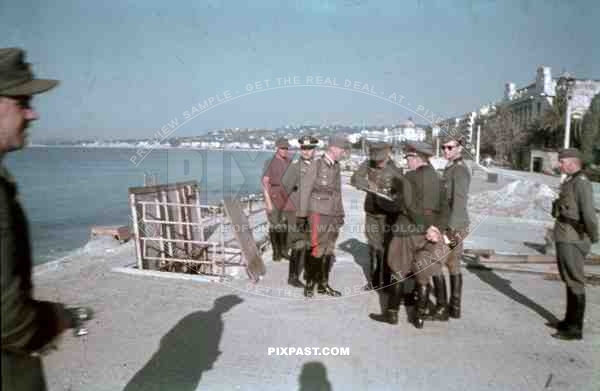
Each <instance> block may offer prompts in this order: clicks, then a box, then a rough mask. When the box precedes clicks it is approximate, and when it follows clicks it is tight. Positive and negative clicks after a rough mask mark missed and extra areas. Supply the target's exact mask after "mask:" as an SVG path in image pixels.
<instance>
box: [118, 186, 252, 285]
mask: <svg viewBox="0 0 600 391" xmlns="http://www.w3.org/2000/svg"><path fill="white" fill-rule="evenodd" d="M253 199H254V197H252V196H250V197H246V199H245V200H244V201H248V204H247V209H248V211H247V213H248V215H252V214H256V213H258V212H260V210H253V206H255V205H257V203H256V202H253ZM231 202H232V201H230V204H231ZM233 204H234V205H236V206H235V207H233V209H232V210H235V212H234V214H233V215H231V212H230V213H229V214H226V213H225V208H224V207H223V205H203V204H201V203H200V190H199V186H198V183H197V182H196V181H189V182H179V183H173V184H163V185H158V184H152V185H151V186H143V187H131V188H129V206H130V209H131V218H132V226H133V227H132V234H133V238H134V240H135V249H136V257H137V268H138V269H139V270H159V271H168V272H179V273H190V274H202V275H205V276H214V277H215V278H225V277H226V276H227V275H228V271H229V269H230V268H232V267H237V268H239V267H242V268H247V267H248V265H250V264H251V265H252V270H255V265H256V264H257V262H258V261H257V259H256V256H257V255H258V258H259V259H260V254H259V249H260V250H262V248H263V247H264V245H263V243H260V242H259V243H256V242H254V238H253V237H252V231H253V230H254V229H255V228H256V227H257V226H258V225H257V224H255V225H249V228H250V231H249V232H246V233H245V236H244V239H245V240H248V237H249V238H250V240H252V241H253V243H254V246H255V248H256V251H257V252H256V253H253V254H252V258H248V257H247V256H246V255H247V252H245V248H247V247H248V246H247V244H246V242H244V244H243V245H242V244H241V243H239V238H238V237H237V236H235V237H234V238H233V240H232V238H227V239H226V238H225V229H224V227H225V226H227V225H228V224H230V221H231V222H233V221H238V220H240V219H241V220H244V219H245V221H246V222H247V221H248V215H247V214H246V212H244V209H245V208H243V207H241V204H240V202H239V201H233ZM244 206H246V204H244ZM228 217H229V218H228ZM248 235H250V236H248ZM207 238H208V239H207ZM235 239H238V245H239V247H235V244H236V243H234V242H235ZM257 244H258V246H257ZM249 260H250V261H251V263H249ZM259 263H260V264H262V259H260V262H259ZM249 275H250V276H253V275H255V274H249ZM253 279H254V278H253Z"/></svg>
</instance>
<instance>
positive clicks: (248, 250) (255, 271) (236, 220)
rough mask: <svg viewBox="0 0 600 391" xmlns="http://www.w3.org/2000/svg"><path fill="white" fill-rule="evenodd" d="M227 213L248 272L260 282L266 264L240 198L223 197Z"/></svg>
mask: <svg viewBox="0 0 600 391" xmlns="http://www.w3.org/2000/svg"><path fill="white" fill-rule="evenodd" d="M223 204H224V206H225V213H227V216H228V217H229V220H230V222H231V225H230V228H231V230H232V231H233V234H234V236H235V238H236V239H237V241H238V243H239V245H240V250H241V251H242V254H243V256H244V259H245V260H246V272H247V273H248V276H249V277H250V279H251V280H252V281H254V282H258V281H259V279H260V276H263V275H265V273H266V269H265V264H264V262H263V260H262V258H261V256H260V253H259V251H258V247H257V245H256V241H255V240H254V235H253V232H252V228H251V225H250V223H249V222H248V217H247V216H246V214H245V213H244V211H243V209H242V207H241V205H240V203H239V201H238V200H236V199H233V198H231V197H229V196H227V197H225V198H224V199H223Z"/></svg>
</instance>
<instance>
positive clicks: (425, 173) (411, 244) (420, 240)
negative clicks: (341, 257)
mask: <svg viewBox="0 0 600 391" xmlns="http://www.w3.org/2000/svg"><path fill="white" fill-rule="evenodd" d="M432 155H433V150H432V148H431V146H429V145H428V144H425V143H411V144H408V145H407V154H406V157H407V160H408V166H409V169H410V170H411V171H409V172H407V173H406V174H405V176H404V177H403V178H400V180H396V181H395V183H394V187H395V189H396V192H397V194H400V195H401V197H398V202H399V204H400V210H401V212H400V214H399V215H398V218H397V220H396V222H395V223H394V224H393V225H392V229H391V231H392V234H393V238H392V239H391V242H390V244H389V248H388V253H387V258H386V261H387V264H388V266H389V267H390V269H391V271H392V273H393V274H392V285H391V287H393V290H392V294H391V295H390V300H389V303H388V308H387V309H386V311H385V313H384V314H381V315H374V314H371V315H370V317H371V318H372V319H374V320H377V321H383V322H387V323H390V324H397V323H398V309H399V306H400V298H401V295H402V292H403V280H404V279H405V278H406V277H407V276H408V275H409V274H410V273H411V272H412V273H413V274H414V277H415V280H416V293H417V301H416V315H415V319H414V322H415V326H416V327H417V328H422V327H423V323H424V321H425V318H426V316H427V313H428V312H427V311H428V304H429V294H430V289H431V288H430V285H429V281H430V278H431V276H432V275H439V274H440V273H441V265H440V262H441V258H442V256H443V255H444V251H443V247H442V246H443V242H442V240H441V235H440V232H443V230H444V228H445V227H444V221H443V216H442V199H441V197H442V195H441V180H440V178H439V175H438V174H437V173H436V171H435V169H434V168H433V166H431V164H430V163H429V161H428V159H429V157H431V156H432Z"/></svg>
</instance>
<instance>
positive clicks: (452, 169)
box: [443, 158, 471, 318]
mask: <svg viewBox="0 0 600 391" xmlns="http://www.w3.org/2000/svg"><path fill="white" fill-rule="evenodd" d="M443 183H444V187H445V189H446V199H447V201H448V207H449V210H448V229H447V236H448V238H449V240H450V249H451V251H450V253H449V254H448V256H447V258H446V266H447V267H448V272H449V274H450V305H449V315H450V316H451V317H453V318H460V313H461V302H462V274H461V272H460V260H461V258H462V255H463V249H464V247H463V243H464V241H465V239H466V237H467V234H468V229H469V213H468V211H467V203H468V199H469V186H470V184H471V173H470V172H469V168H468V167H467V165H466V164H465V162H464V160H463V159H462V158H458V159H456V160H453V161H451V162H449V163H448V165H447V166H446V168H445V169H444V175H443Z"/></svg>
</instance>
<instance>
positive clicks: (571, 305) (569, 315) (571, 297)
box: [546, 288, 576, 331]
mask: <svg viewBox="0 0 600 391" xmlns="http://www.w3.org/2000/svg"><path fill="white" fill-rule="evenodd" d="M566 292H567V295H566V296H567V310H566V312H565V317H564V319H563V320H561V321H558V322H547V323H546V326H549V327H554V328H555V329H556V330H557V331H561V330H563V331H564V330H567V329H568V328H569V321H570V320H571V319H573V314H574V313H575V306H576V304H575V299H576V298H575V294H573V292H572V291H571V290H570V289H569V288H567V289H566Z"/></svg>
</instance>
